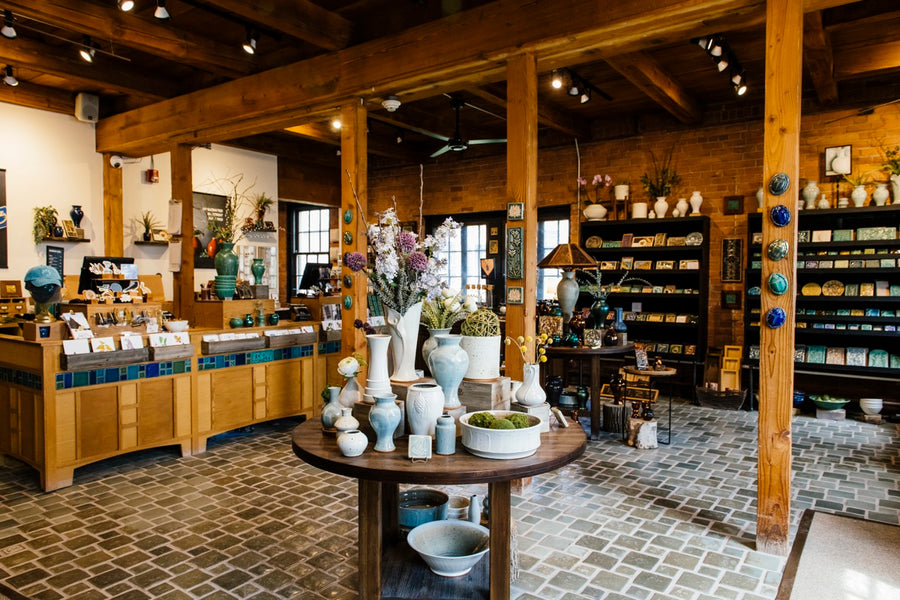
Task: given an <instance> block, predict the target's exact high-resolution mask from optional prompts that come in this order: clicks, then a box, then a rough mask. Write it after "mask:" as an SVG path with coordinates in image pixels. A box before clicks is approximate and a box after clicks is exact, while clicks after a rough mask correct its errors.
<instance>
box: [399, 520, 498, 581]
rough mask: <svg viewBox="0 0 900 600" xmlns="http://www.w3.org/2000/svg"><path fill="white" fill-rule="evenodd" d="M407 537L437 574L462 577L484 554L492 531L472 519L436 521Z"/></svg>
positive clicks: (411, 532)
mask: <svg viewBox="0 0 900 600" xmlns="http://www.w3.org/2000/svg"><path fill="white" fill-rule="evenodd" d="M406 541H407V542H408V543H409V545H410V547H411V548H412V549H413V550H415V551H416V552H418V553H419V556H421V557H422V560H424V561H425V563H426V564H427V565H428V568H429V569H431V571H432V572H433V573H434V574H435V575H440V576H442V577H459V576H460V575H465V574H466V573H468V572H469V571H471V570H472V567H474V566H475V565H476V564H478V561H480V560H481V559H482V558H483V557H484V554H485V553H486V552H487V551H488V544H489V542H490V531H489V530H488V528H487V527H484V526H483V525H478V524H477V523H470V522H469V521H460V520H457V519H450V520H449V521H432V522H431V523H425V524H423V525H419V526H418V527H416V528H415V529H413V530H412V531H410V532H409V535H408V536H407V538H406Z"/></svg>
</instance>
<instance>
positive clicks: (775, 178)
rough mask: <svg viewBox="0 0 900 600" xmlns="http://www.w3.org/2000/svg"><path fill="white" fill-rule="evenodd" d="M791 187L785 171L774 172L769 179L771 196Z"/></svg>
mask: <svg viewBox="0 0 900 600" xmlns="http://www.w3.org/2000/svg"><path fill="white" fill-rule="evenodd" d="M789 187H791V178H790V177H788V174H787V173H775V174H774V175H772V178H771V179H769V193H771V194H772V195H773V196H780V195H782V194H783V193H785V192H786V191H788V188H789Z"/></svg>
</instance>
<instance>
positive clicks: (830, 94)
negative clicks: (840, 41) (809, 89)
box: [803, 11, 838, 104]
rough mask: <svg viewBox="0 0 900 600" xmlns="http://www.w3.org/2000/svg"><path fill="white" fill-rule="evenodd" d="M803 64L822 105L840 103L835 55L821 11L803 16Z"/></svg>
mask: <svg viewBox="0 0 900 600" xmlns="http://www.w3.org/2000/svg"><path fill="white" fill-rule="evenodd" d="M803 63H804V66H806V70H807V72H809V76H810V78H811V79H812V82H813V87H815V88H816V95H817V96H818V97H819V102H820V103H822V104H834V103H836V102H837V101H838V88H837V80H836V79H835V78H834V54H833V53H832V50H831V40H830V39H829V36H828V32H827V31H825V28H824V27H823V26H822V13H821V12H820V11H816V12H811V13H806V14H805V15H803Z"/></svg>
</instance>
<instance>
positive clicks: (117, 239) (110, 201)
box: [103, 154, 125, 256]
mask: <svg viewBox="0 0 900 600" xmlns="http://www.w3.org/2000/svg"><path fill="white" fill-rule="evenodd" d="M110 156H112V154H104V155H103V253H104V254H105V255H106V256H123V255H124V254H125V226H124V221H123V217H122V199H123V193H122V169H116V168H115V167H113V166H112V165H111V164H109V158H110Z"/></svg>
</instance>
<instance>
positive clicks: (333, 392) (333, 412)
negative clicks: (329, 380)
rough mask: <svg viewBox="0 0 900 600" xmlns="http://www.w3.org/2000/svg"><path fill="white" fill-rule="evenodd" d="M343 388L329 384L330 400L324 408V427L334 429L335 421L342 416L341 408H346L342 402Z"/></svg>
mask: <svg viewBox="0 0 900 600" xmlns="http://www.w3.org/2000/svg"><path fill="white" fill-rule="evenodd" d="M340 397H341V388H339V387H338V386H336V385H330V386H328V402H326V403H325V407H324V408H323V409H322V415H321V416H322V428H323V429H328V430H332V429H334V422H335V421H336V420H337V419H338V418H339V417H340V416H341V409H342V408H344V407H343V405H341V402H340Z"/></svg>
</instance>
